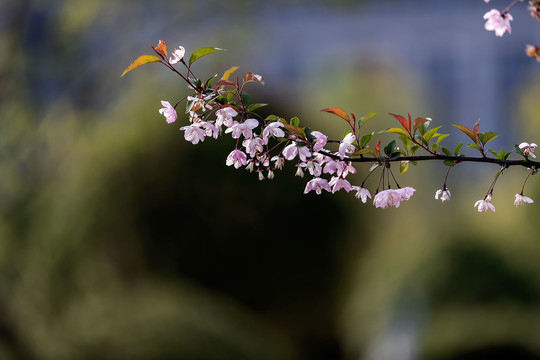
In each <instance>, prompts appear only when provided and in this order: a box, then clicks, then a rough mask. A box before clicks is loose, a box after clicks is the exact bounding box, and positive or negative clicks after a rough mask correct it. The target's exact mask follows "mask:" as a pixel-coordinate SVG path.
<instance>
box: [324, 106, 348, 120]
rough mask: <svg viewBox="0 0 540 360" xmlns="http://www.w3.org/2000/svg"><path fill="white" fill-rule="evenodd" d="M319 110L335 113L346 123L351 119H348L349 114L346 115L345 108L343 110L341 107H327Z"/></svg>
mask: <svg viewBox="0 0 540 360" xmlns="http://www.w3.org/2000/svg"><path fill="white" fill-rule="evenodd" d="M321 111H324V112H327V113H330V114H334V115H337V116H339V117H340V118H342V119H343V120H345V121H347V122H348V123H350V122H351V119H349V115H347V113H346V112H345V110H343V109H342V108H328V109H322V110H321Z"/></svg>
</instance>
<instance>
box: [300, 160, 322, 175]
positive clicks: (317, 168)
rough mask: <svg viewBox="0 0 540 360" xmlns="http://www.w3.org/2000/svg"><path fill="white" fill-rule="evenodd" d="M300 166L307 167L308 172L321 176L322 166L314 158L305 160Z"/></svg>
mask: <svg viewBox="0 0 540 360" xmlns="http://www.w3.org/2000/svg"><path fill="white" fill-rule="evenodd" d="M300 166H301V167H305V168H307V169H308V171H309V173H310V174H311V175H312V176H321V173H322V166H321V164H320V163H319V162H318V161H316V160H313V159H312V160H308V161H306V162H302V163H300Z"/></svg>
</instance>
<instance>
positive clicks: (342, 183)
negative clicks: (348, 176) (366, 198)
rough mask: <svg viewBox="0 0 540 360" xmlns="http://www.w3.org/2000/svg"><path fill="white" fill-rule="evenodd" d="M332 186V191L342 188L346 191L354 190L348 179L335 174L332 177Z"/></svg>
mask: <svg viewBox="0 0 540 360" xmlns="http://www.w3.org/2000/svg"><path fill="white" fill-rule="evenodd" d="M329 184H330V186H331V187H332V193H335V192H336V191H338V190H340V189H344V190H345V191H346V192H349V191H351V190H352V185H351V183H349V182H348V181H347V180H345V179H343V178H341V177H338V176H334V177H332V178H331V179H330V183H329Z"/></svg>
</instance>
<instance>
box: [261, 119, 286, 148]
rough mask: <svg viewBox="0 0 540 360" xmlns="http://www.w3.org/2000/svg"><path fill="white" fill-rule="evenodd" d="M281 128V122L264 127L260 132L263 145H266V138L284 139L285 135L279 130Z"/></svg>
mask: <svg viewBox="0 0 540 360" xmlns="http://www.w3.org/2000/svg"><path fill="white" fill-rule="evenodd" d="M282 127H283V123H282V122H281V121H274V122H271V123H270V124H268V125H266V127H265V128H264V130H263V132H262V138H263V140H264V144H265V145H266V144H268V137H269V136H270V135H272V136H273V137H277V138H279V137H285V133H284V132H283V130H281V129H280V128H282Z"/></svg>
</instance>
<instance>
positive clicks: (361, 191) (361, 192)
mask: <svg viewBox="0 0 540 360" xmlns="http://www.w3.org/2000/svg"><path fill="white" fill-rule="evenodd" d="M352 190H356V194H355V195H354V196H355V197H356V198H357V199H362V202H363V203H364V204H365V203H366V202H367V198H370V199H371V193H370V192H369V190H368V189H366V188H363V187H361V186H353V187H352Z"/></svg>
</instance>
